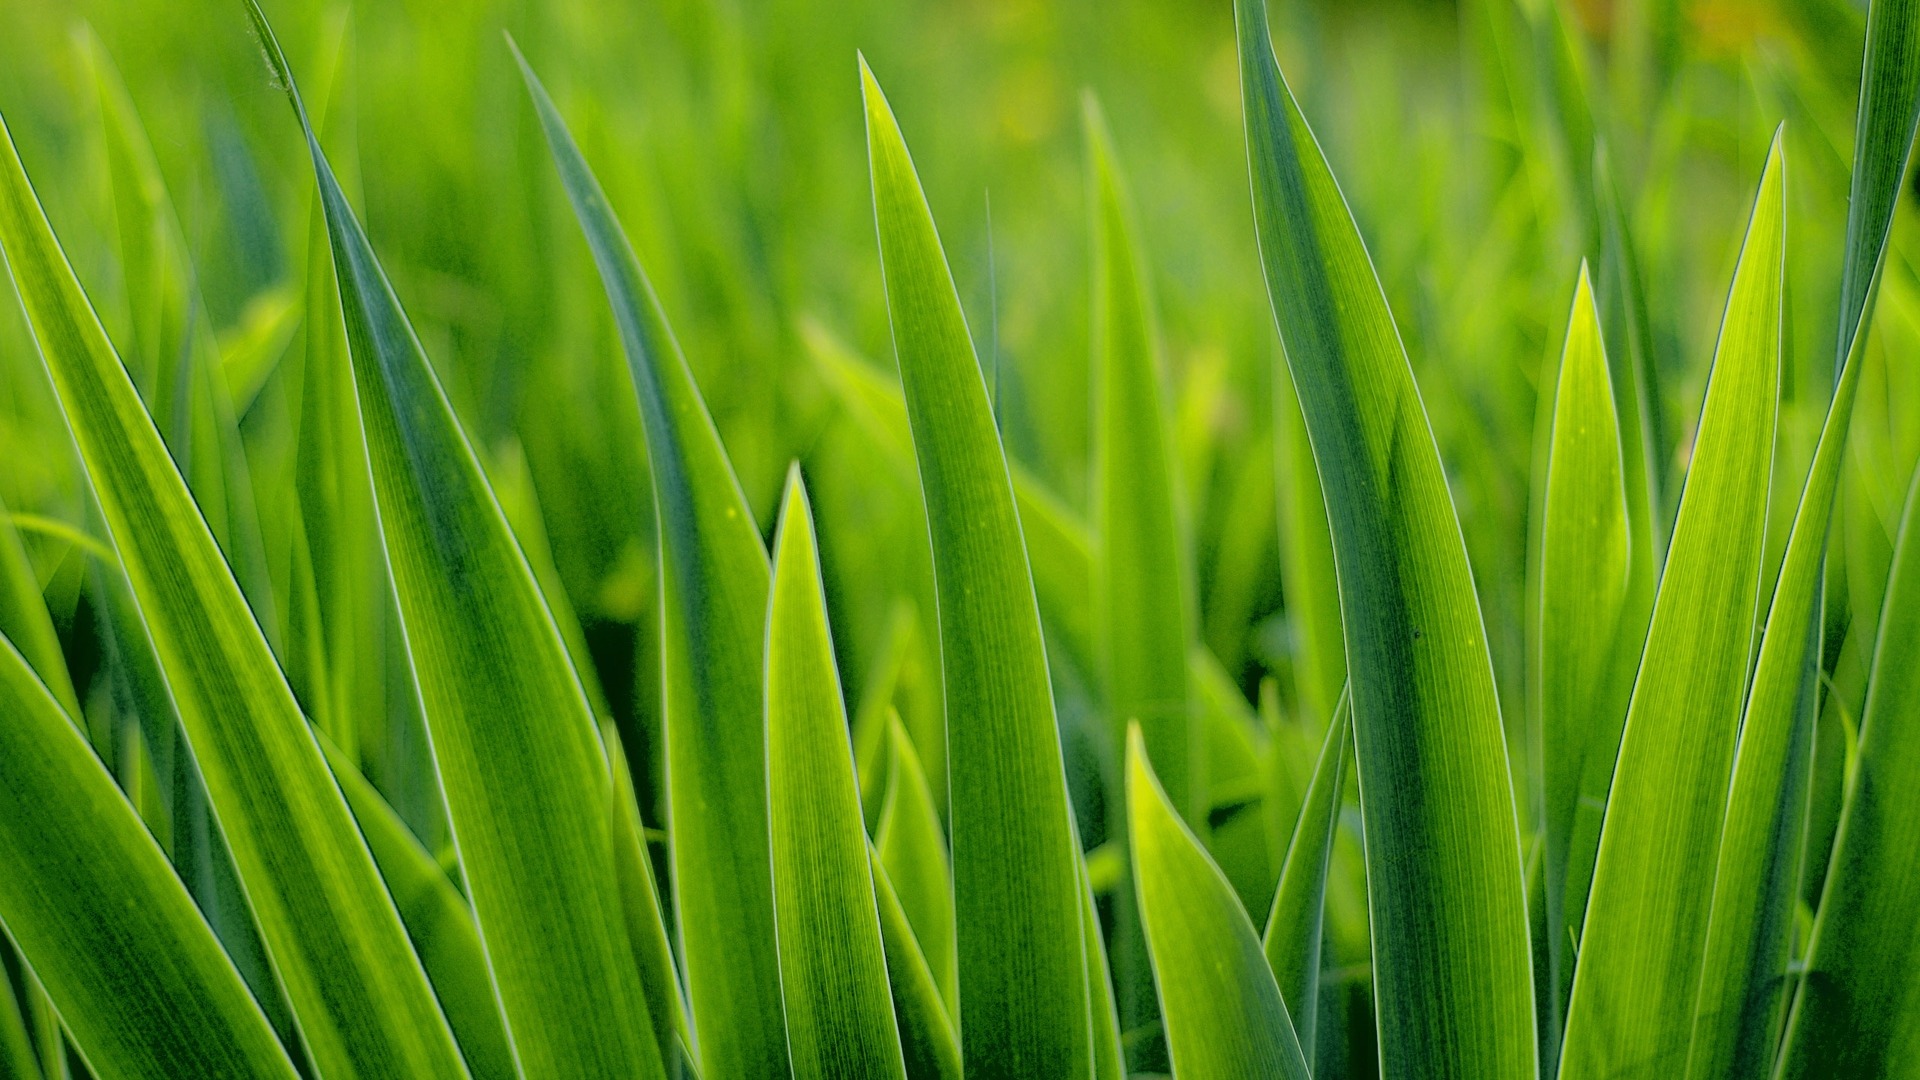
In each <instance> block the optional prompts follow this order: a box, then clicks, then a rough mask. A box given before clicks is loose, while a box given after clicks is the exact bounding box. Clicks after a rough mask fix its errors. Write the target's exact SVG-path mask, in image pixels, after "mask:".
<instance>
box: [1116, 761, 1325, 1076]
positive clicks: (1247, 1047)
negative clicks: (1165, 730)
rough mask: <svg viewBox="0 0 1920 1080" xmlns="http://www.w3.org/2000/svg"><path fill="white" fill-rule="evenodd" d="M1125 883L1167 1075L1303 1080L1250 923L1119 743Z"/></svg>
mask: <svg viewBox="0 0 1920 1080" xmlns="http://www.w3.org/2000/svg"><path fill="white" fill-rule="evenodd" d="M1127 816H1128V819H1129V825H1130V827H1131V828H1130V832H1131V837H1130V839H1131V841H1132V847H1133V880H1134V886H1135V891H1136V892H1137V893H1138V895H1139V898H1140V921H1141V923H1142V924H1143V925H1144V926H1145V927H1146V931H1147V948H1148V950H1149V952H1150V953H1151V955H1152V957H1153V979H1154V984H1155V985H1156V986H1157V987H1158V989H1159V992H1160V1015H1161V1018H1162V1020H1163V1022H1164V1023H1165V1025H1166V1036H1167V1052H1168V1053H1169V1054H1170V1055H1171V1056H1172V1058H1173V1071H1174V1073H1175V1074H1176V1075H1180V1076H1199V1077H1220V1078H1223V1080H1225V1078H1233V1077H1247V1078H1250V1080H1251V1078H1254V1077H1289V1078H1297V1080H1305V1078H1306V1077H1307V1075H1308V1070H1307V1062H1306V1059H1305V1058H1304V1057H1303V1056H1301V1052H1300V1043H1299V1042H1298V1040H1297V1039H1296V1038H1295V1037H1294V1032H1293V1021H1292V1019H1291V1018H1290V1017H1289V1016H1288V1015H1287V1006H1286V1004H1285V1002H1284V1001H1282V999H1281V997H1280V987H1279V986H1278V985H1277V984H1275V982H1274V980H1273V972H1272V971H1271V970H1270V969H1269V968H1268V967H1267V959H1266V957H1265V955H1263V954H1262V953H1261V951H1260V939H1259V938H1258V937H1256V936H1255V935H1254V931H1253V923H1251V922H1249V921H1248V920H1247V912H1246V909H1245V908H1242V907H1241V906H1240V900H1239V898H1238V897H1236V896H1235V895H1234V892H1233V886H1232V885H1230V884H1228V883H1227V878H1226V875H1224V874H1222V873H1221V872H1220V868H1219V867H1217V866H1215V865H1214V864H1213V860H1212V859H1209V858H1207V853H1206V851H1205V849H1203V848H1202V847H1201V846H1200V841H1199V840H1198V839H1196V838H1195V837H1194V835H1193V832H1192V830H1190V829H1188V828H1187V826H1186V824H1185V823H1184V822H1182V821H1181V820H1180V815H1179V814H1178V813H1177V812H1176V811H1175V809H1174V807H1173V804H1172V803H1170V802H1169V801H1168V800H1167V796H1166V793H1165V791H1164V790H1162V789H1161V787H1160V782H1159V781H1158V780H1157V779H1155V778H1154V775H1153V766H1152V765H1151V764H1150V763H1149V762H1148V760H1147V755H1146V744H1145V742H1144V741H1143V740H1142V739H1141V737H1140V733H1139V729H1138V728H1135V729H1134V730H1132V731H1130V732H1129V733H1128V735H1127Z"/></svg>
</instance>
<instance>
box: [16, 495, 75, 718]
mask: <svg viewBox="0 0 1920 1080" xmlns="http://www.w3.org/2000/svg"><path fill="white" fill-rule="evenodd" d="M0 635H5V636H6V637H7V639H8V640H10V641H12V642H13V643H14V645H15V646H16V647H17V648H18V649H19V650H20V654H21V655H22V656H24V657H26V658H27V663H28V664H30V665H32V667H33V671H34V674H36V675H38V676H39V677H40V681H41V682H43V683H45V684H46V686H47V689H48V690H49V691H50V692H52V694H53V697H54V700H56V701H58V702H59V703H60V708H62V709H63V710H65V711H66V714H67V715H68V716H76V717H77V716H79V715H81V712H80V699H79V697H77V696H76V695H75V694H74V692H73V678H72V676H70V675H69V674H68V673H67V658H66V656H65V655H64V654H63V653H62V652H61V651H60V639H59V637H58V636H57V635H56V634H55V633H54V629H53V616H52V615H51V614H49V613H48V611H47V603H46V600H45V599H44V598H43V597H42V595H41V592H40V579H39V577H38V576H36V575H35V574H34V572H33V563H32V562H30V561H28V559H27V549H26V548H25V547H24V546H22V545H21V543H20V534H19V532H17V531H15V529H14V527H13V515H11V514H9V513H7V507H6V504H5V503H0Z"/></svg>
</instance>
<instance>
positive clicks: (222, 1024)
mask: <svg viewBox="0 0 1920 1080" xmlns="http://www.w3.org/2000/svg"><path fill="white" fill-rule="evenodd" d="M0 762H5V765H4V766H0V774H3V781H0V865H4V866H5V867H6V868H7V869H6V872H5V873H4V874H0V925H4V928H5V931H6V934H7V936H8V937H10V938H11V939H12V940H13V941H14V943H15V944H16V945H18V947H19V949H20V951H21V954H22V955H23V956H24V957H25V958H26V961H27V963H28V964H30V965H32V967H33V971H34V973H35V974H36V975H38V976H39V979H40V981H41V983H42V984H44V985H45V986H46V988H47V992H48V993H49V994H50V995H51V996H52V998H53V1001H54V1003H55V1005H57V1006H58V1008H59V1010H60V1015H61V1018H62V1020H63V1021H64V1023H65V1025H66V1029H67V1030H68V1031H69V1032H71V1033H72V1036H73V1040H74V1043H75V1045H76V1046H78V1047H79V1049H80V1051H81V1053H82V1054H83V1055H84V1056H85V1057H86V1059H87V1062H88V1064H89V1066H90V1067H91V1068H92V1069H93V1071H94V1072H95V1074H96V1075H98V1076H99V1077H101V1080H118V1078H126V1080H138V1078H143V1077H151V1076H223V1077H224V1076H231V1077H263V1078H266V1077H271V1078H275V1080H293V1077H294V1076H295V1073H294V1069H293V1064H292V1063H291V1062H290V1061H288V1060H287V1055H286V1052H285V1051H283V1050H282V1049H281V1048H280V1044H279V1042H278V1041H276V1040H275V1038H274V1034H273V1029H272V1028H271V1027H269V1026H268V1025H267V1020H266V1017H265V1016H263V1015H262V1014H261V1012H260V1008H259V1006H257V1005H255V1004H254V1001H253V997H252V996H251V995H250V994H248V993H247V988H246V985H245V984H244V983H242V982H241V981H240V975H239V973H238V972H236V971H235V970H234V969H233V964H232V962H231V961H229V960H228V959H227V956H226V954H225V953H224V952H222V951H221V950H220V943H219V942H218V941H216V940H215V939H214V936H213V931H212V930H210V929H209V928H208V927H207V924H206V922H205V920H204V919H202V918H201V916H200V912H199V910H198V909H196V908H195V907H194V904H193V899H192V897H190V896H188V895H187V890H186V888H185V887H184V886H183V885H181V884H180V879H179V878H177V877H175V876H174V873H173V868H172V867H171V866H169V865H168V864H167V857H166V855H165V854H163V853H162V852H161V850H160V848H159V846H158V845H157V844H155V843H154V842H153V838H152V837H151V836H149V835H148V834H147V830H146V828H145V827H144V826H143V825H142V824H141V823H140V818H139V816H138V815H137V814H135V813H134V810H133V807H131V806H129V805H128V804H127V801H126V799H125V798H124V797H123V796H122V795H121V793H120V790H119V789H118V788H117V787H115V786H114V782H113V778H112V777H111V776H109V775H108V774H107V771H106V769H105V768H103V767H102V766H101V764H100V761H99V759H97V758H95V757H94V755H93V750H92V748H91V747H89V746H88V745H87V742H86V740H85V739H84V738H82V737H81V735H80V732H79V729H78V728H76V727H74V724H73V721H72V720H71V719H70V718H69V717H68V716H67V715H66V714H65V713H63V712H62V710H61V707H60V705H59V703H58V702H57V701H55V699H54V698H53V696H52V695H51V694H50V693H48V692H47V689H46V687H45V685H44V684H42V683H41V681H40V680H39V679H38V678H37V677H36V676H35V675H34V673H33V669H32V668H30V667H29V666H28V665H27V662H26V660H25V659H23V658H22V657H21V655H20V654H19V653H18V652H16V651H15V650H14V648H13V645H12V643H11V642H9V641H7V640H6V639H5V638H4V637H0ZM5 981H6V973H5V972H4V971H0V982H5ZM12 998H13V995H12V993H11V992H10V991H9V992H7V993H5V994H4V995H0V1008H7V1009H11V1008H12V1007H13V1000H12ZM0 1065H4V1059H0Z"/></svg>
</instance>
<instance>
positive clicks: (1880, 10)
mask: <svg viewBox="0 0 1920 1080" xmlns="http://www.w3.org/2000/svg"><path fill="white" fill-rule="evenodd" d="M1916 131H1920V0H1872V3H1870V4H1869V5H1868V7H1867V44H1866V54H1865V56H1864V58H1863V59H1862V61H1861V77H1860V105H1859V108H1858V109H1857V110H1856V111H1855V113H1854V132H1853V175H1852V181H1851V186H1850V187H1849V189H1848V192H1847V240H1846V251H1845V253H1844V255H1843V258H1842V261H1841V264H1840V273H1841V277H1840V323H1839V326H1840V341H1839V348H1838V350H1837V351H1836V352H1835V354H1834V363H1835V364H1836V365H1843V364H1845V363H1846V359H1847V355H1848V354H1849V353H1850V352H1852V351H1853V340H1852V339H1853V336H1854V335H1855V334H1859V333H1864V332H1865V331H1866V325H1867V316H1869V315H1870V314H1871V312H1872V300H1871V297H1872V295H1873V280H1874V277H1875V274H1876V267H1878V265H1879V262H1880V257H1881V252H1882V251H1884V250H1885V249H1886V246H1887V236H1888V233H1889V232H1890V230H1891V229H1892V228H1893V211H1894V208H1895V207H1896V206H1898V205H1899V202H1900V191H1901V187H1902V183H1901V182H1902V180H1904V179H1905V177H1906V175H1907V160H1908V158H1909V157H1911V156H1912V151H1913V139H1914V134H1915V132H1916Z"/></svg>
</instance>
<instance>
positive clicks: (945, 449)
mask: <svg viewBox="0 0 1920 1080" xmlns="http://www.w3.org/2000/svg"><path fill="white" fill-rule="evenodd" d="M860 70H861V80H862V82H863V84H864V90H865V96H866V104H867V150H868V159H869V163H870V166H871V170H872V179H873V198H874V213H875V217H876V218H877V220H878V225H879V233H880V265H881V270H882V276H883V277H884V279H885V282H886V291H887V305H888V309H889V311H890V312H891V314H892V319H893V333H894V349H895V352H896V353H897V354H898V357H899V362H900V378H901V384H902V386H903V387H904V390H905V397H906V403H907V416H908V419H909V421H910V422H911V424H912V429H913V444H914V453H915V456H916V457H917V458H918V460H919V463H920V484H921V490H922V491H923V492H924V494H925V497H926V505H927V521H928V529H929V533H930V535H931V537H932V541H933V564H934V580H935V585H936V591H937V595H938V597H939V608H940V645H941V652H942V655H943V657H944V660H945V672H946V683H947V716H948V718H949V723H948V729H947V744H948V759H947V768H948V775H949V777H950V791H951V799H952V807H951V812H950V813H951V821H952V827H953V828H952V831H953V858H954V913H955V916H956V921H957V923H958V926H959V955H960V1007H961V1025H960V1035H961V1039H962V1040H963V1048H964V1056H965V1059H966V1061H967V1068H968V1072H969V1073H970V1074H978V1075H980V1076H1067V1075H1070V1074H1073V1073H1076V1072H1077V1071H1078V1070H1080V1069H1082V1068H1086V1067H1087V1063H1088V1061H1089V1047H1088V1039H1089V1037H1090V1035H1089V1028H1088V1023H1087V1016H1088V1013H1087V988H1086V968H1085V957H1084V954H1083V949H1082V947H1081V943H1080V928H1081V913H1080V885H1079V875H1078V872H1077V870H1076V869H1075V860H1076V859H1077V858H1078V857H1079V850H1078V844H1077V842H1076V839H1075V837H1074V832H1073V826H1072V821H1071V817H1070V814H1069V810H1068V806H1067V791H1066V775H1065V771H1064V767H1063V765H1062V763H1061V757H1060V743H1059V734H1058V729H1057V726H1056V723H1055V719H1054V709H1053V690H1052V686H1051V685H1050V683H1049V681H1048V676H1047V663H1046V650H1045V647H1044V645H1043V644H1042V641H1041V637H1040V617H1039V613H1038V610H1037V609H1036V607H1035V603H1034V593H1033V580H1032V577H1031V576H1030V574H1029V572H1028V567H1027V555H1026V547H1025V544H1024V542H1023V539H1022V536H1021V532H1020V517H1019V514H1018V513H1017V512H1016V510H1015V508H1014V497H1013V487H1012V483H1011V481H1010V480H1009V478H1008V472H1007V465H1006V459H1005V457H1004V455H1003V453H1002V450H1001V446H1000V437H999V433H998V431H997V429H996V427H995V424H994V418H993V412H992V408H991V406H990V405H989V404H988V400H987V388H986V384H985V382H984V380H983V379H982V377H981V374H980V365H979V363H978V362H977V361H976V359H975V357H974V353H973V343H972V338H971V337H970V336H969V334H968V331H967V325H966V318H965V316H964V315H963V314H962V312H961V309H960V298H959V295H958V294H957V293H956V292H955V290H954V285H953V277H952V275H951V273H950V272H949V270H948V268H947V262H946V255H945V254H944V252H943V251H942V249H941V245H940V238H939V235H938V234H937V233H936V232H935V230H934V224H933V214H932V211H931V210H930V209H929V208H928V206H927V201H926V196H925V195H924V194H923V193H922V191H921V189H920V181H919V179H918V177H917V176H916V175H915V173H914V168H913V162H912V159H911V158H910V157H909V156H908V154H907V146H906V142H905V140H904V139H903V137H902V136H901V134H900V128H899V125H898V124H897V123H896V122H895V120H894V117H893V111H892V110H891V109H890V108H889V107H888V105H887V102H886V99H885V97H884V96H883V95H882V94H881V92H880V87H879V84H878V83H876V82H875V81H874V79H873V74H872V72H870V71H868V70H867V68H866V64H865V61H864V60H863V61H862V62H861V69H860Z"/></svg>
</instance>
